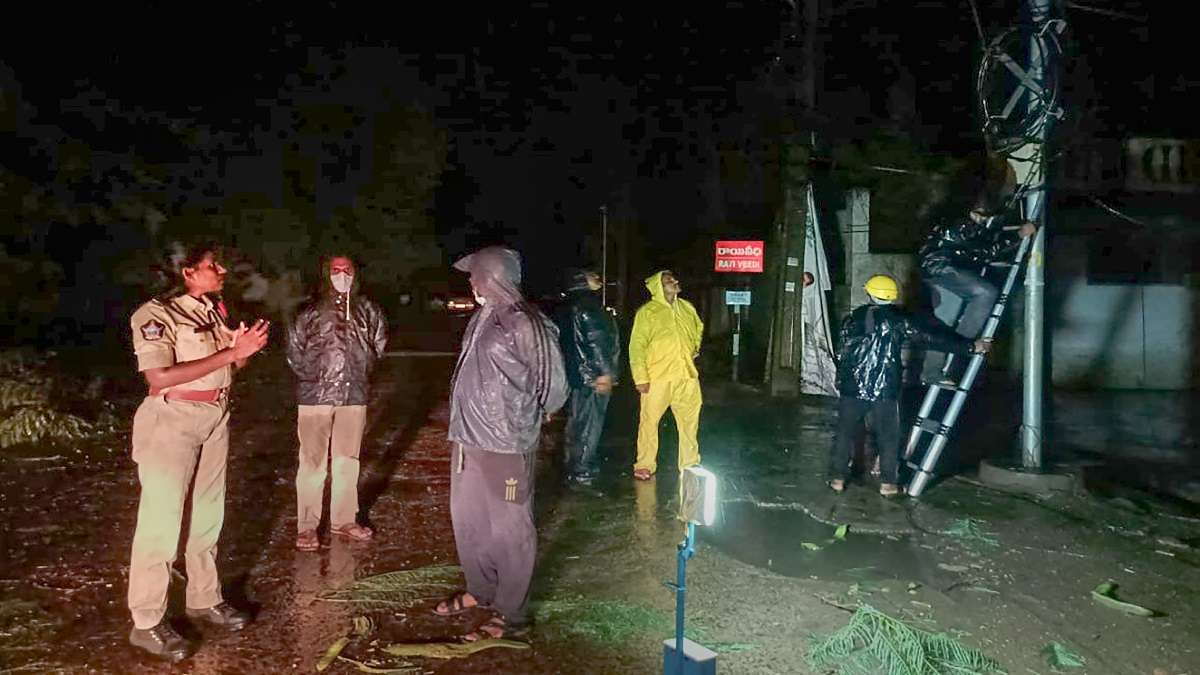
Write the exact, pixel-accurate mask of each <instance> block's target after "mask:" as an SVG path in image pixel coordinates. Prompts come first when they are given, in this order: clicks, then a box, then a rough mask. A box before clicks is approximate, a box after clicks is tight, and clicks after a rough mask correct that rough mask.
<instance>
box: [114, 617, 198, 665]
mask: <svg viewBox="0 0 1200 675" xmlns="http://www.w3.org/2000/svg"><path fill="white" fill-rule="evenodd" d="M129 644H131V645H133V646H134V647H137V648H138V649H141V650H142V651H144V652H146V653H148V654H150V655H151V656H156V657H158V658H160V659H166V660H167V661H170V662H171V663H179V662H180V661H182V660H184V659H186V658H187V657H188V656H190V655H191V653H192V645H191V644H190V643H189V642H188V641H187V640H184V639H183V636H181V635H180V634H179V633H176V632H175V629H174V628H172V627H171V624H169V623H167V621H166V619H163V620H162V621H159V622H158V625H157V626H154V627H152V628H134V629H133V630H131V631H129Z"/></svg>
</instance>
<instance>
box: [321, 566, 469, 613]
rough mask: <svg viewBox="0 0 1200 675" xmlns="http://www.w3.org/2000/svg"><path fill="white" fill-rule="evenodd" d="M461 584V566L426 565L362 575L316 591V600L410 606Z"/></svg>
mask: <svg viewBox="0 0 1200 675" xmlns="http://www.w3.org/2000/svg"><path fill="white" fill-rule="evenodd" d="M460 584H461V582H460V569H459V567H458V566H457V565H429V566H426V567H418V568H416V569H411V570H398V571H395V572H385V573H384V574H377V575H375V576H371V577H365V578H363V579H359V580H357V581H355V582H353V583H351V584H349V585H348V586H344V587H342V588H338V589H334V590H331V591H325V592H323V593H321V594H319V595H318V596H317V599H318V600H324V601H326V602H351V603H357V604H362V605H388V606H393V607H411V606H413V605H415V604H418V603H421V602H425V601H427V600H432V599H436V598H438V597H440V596H442V595H445V594H447V593H449V592H451V591H453V590H454V589H455V588H458V587H459V585H460Z"/></svg>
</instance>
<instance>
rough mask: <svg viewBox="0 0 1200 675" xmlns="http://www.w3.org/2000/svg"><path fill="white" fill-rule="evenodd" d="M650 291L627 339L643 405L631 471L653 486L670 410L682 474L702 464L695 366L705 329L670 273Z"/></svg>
mask: <svg viewBox="0 0 1200 675" xmlns="http://www.w3.org/2000/svg"><path fill="white" fill-rule="evenodd" d="M646 288H648V289H650V302H647V303H646V304H644V305H642V306H641V307H640V308H638V311H637V315H636V316H634V319H633V333H632V335H630V337H629V365H630V366H631V368H632V370H633V384H634V386H635V387H636V388H637V390H638V393H639V394H641V399H642V405H641V415H640V416H639V419H638V439H637V461H636V462H635V463H634V465H633V477H634V478H636V479H638V480H649V479H650V478H651V477H652V476H653V475H654V472H655V471H656V470H657V468H658V422H659V420H661V419H662V416H663V413H665V412H666V411H667V408H670V409H671V411H672V412H673V413H674V415H675V426H676V428H677V429H678V430H679V470H680V471H682V470H684V469H686V468H687V467H689V466H695V465H697V464H699V463H700V445H699V443H698V442H697V439H696V433H697V431H698V429H699V426H700V404H701V398H700V374H699V373H698V372H697V371H696V364H695V360H696V357H697V356H699V355H700V338H701V335H702V334H703V333H704V324H703V323H702V322H701V321H700V317H699V316H698V315H697V314H696V308H695V307H693V306H692V303H690V302H688V301H687V300H684V299H683V298H681V297H679V291H680V284H679V280H678V279H676V278H675V275H674V274H672V273H671V271H670V270H663V271H661V272H656V273H655V274H653V275H651V276H650V278H648V279H646Z"/></svg>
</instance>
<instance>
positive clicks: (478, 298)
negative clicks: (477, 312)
mask: <svg viewBox="0 0 1200 675" xmlns="http://www.w3.org/2000/svg"><path fill="white" fill-rule="evenodd" d="M473 294H474V295H475V302H476V303H478V304H479V306H480V307H483V306H484V305H486V304H487V298H485V297H483V296H482V295H480V294H478V293H474V292H473Z"/></svg>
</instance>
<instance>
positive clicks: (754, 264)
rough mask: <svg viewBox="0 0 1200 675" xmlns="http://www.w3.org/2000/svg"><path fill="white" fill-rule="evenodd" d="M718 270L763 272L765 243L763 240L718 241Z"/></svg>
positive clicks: (742, 272)
mask: <svg viewBox="0 0 1200 675" xmlns="http://www.w3.org/2000/svg"><path fill="white" fill-rule="evenodd" d="M713 270H714V271H716V272H738V273H741V274H761V273H762V271H763V243H762V242H761V241H718V242H717V262H716V265H715V266H714V267H713Z"/></svg>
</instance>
